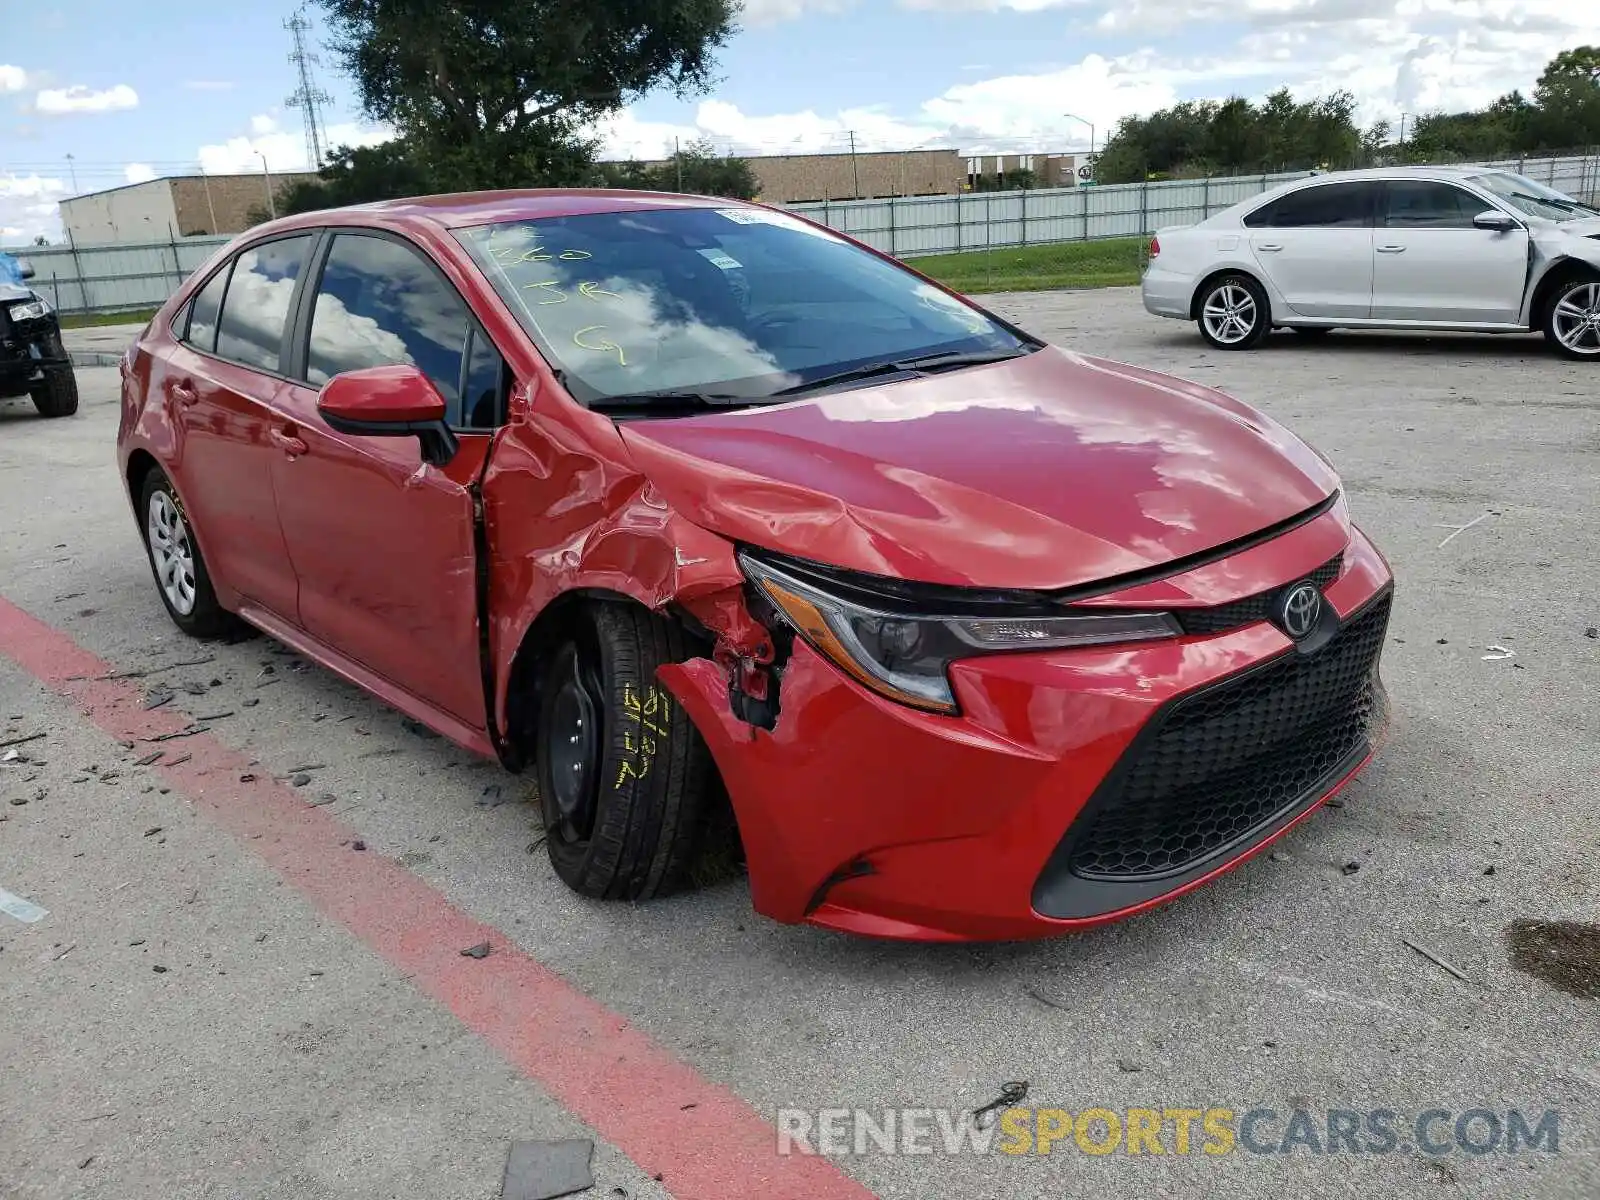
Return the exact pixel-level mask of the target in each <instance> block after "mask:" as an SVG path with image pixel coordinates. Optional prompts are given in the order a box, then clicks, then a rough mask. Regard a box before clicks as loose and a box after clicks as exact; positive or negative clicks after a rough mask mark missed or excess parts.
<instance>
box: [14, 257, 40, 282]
mask: <svg viewBox="0 0 1600 1200" xmlns="http://www.w3.org/2000/svg"><path fill="white" fill-rule="evenodd" d="M17 273H18V274H19V275H21V276H22V277H23V278H24V279H32V278H33V277H34V276H35V275H36V274H38V272H37V271H35V270H34V269H33V264H32V263H31V262H29V261H28V260H27V259H25V258H24V259H22V260H21V261H19V262H18V263H17Z"/></svg>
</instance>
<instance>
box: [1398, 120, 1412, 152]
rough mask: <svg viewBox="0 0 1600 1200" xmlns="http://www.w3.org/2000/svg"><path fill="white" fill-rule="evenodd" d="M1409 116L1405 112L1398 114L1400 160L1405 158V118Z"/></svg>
mask: <svg viewBox="0 0 1600 1200" xmlns="http://www.w3.org/2000/svg"><path fill="white" fill-rule="evenodd" d="M1410 115H1411V114H1410V113H1405V112H1403V113H1401V114H1400V157H1401V158H1402V159H1404V158H1405V156H1406V118H1407V117H1409V116H1410Z"/></svg>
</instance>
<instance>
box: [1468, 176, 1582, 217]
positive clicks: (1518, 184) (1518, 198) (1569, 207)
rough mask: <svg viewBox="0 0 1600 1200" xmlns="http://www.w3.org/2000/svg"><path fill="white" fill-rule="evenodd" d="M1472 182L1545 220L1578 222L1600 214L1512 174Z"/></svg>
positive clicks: (1524, 211) (1475, 177)
mask: <svg viewBox="0 0 1600 1200" xmlns="http://www.w3.org/2000/svg"><path fill="white" fill-rule="evenodd" d="M1471 182H1472V183H1475V184H1477V185H1478V186H1479V187H1481V188H1482V189H1483V190H1484V191H1486V192H1489V193H1491V194H1492V195H1495V196H1498V197H1499V198H1500V199H1502V200H1504V201H1505V202H1506V203H1507V204H1509V205H1511V207H1512V208H1515V209H1516V210H1517V211H1518V212H1522V213H1525V214H1527V215H1528V216H1530V217H1542V218H1543V219H1544V220H1546V221H1577V220H1581V219H1584V218H1587V217H1593V216H1595V215H1597V214H1600V209H1597V208H1592V207H1590V206H1589V205H1587V204H1584V203H1583V202H1582V201H1579V200H1574V199H1573V198H1572V197H1571V196H1568V195H1566V194H1565V193H1562V192H1558V191H1556V190H1555V189H1554V188H1548V187H1545V185H1544V184H1542V183H1535V182H1534V181H1533V180H1531V179H1525V178H1524V177H1523V176H1521V175H1513V174H1512V173H1511V172H1510V171H1490V172H1488V173H1487V174H1484V175H1474V176H1472V177H1471Z"/></svg>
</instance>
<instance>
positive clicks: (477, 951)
mask: <svg viewBox="0 0 1600 1200" xmlns="http://www.w3.org/2000/svg"><path fill="white" fill-rule="evenodd" d="M493 949H494V947H493V946H491V945H490V944H489V943H488V942H479V943H478V944H477V945H476V946H468V947H467V948H466V949H465V950H463V951H462V952H461V957H462V958H488V957H489V954H490V952H491V951H492V950H493Z"/></svg>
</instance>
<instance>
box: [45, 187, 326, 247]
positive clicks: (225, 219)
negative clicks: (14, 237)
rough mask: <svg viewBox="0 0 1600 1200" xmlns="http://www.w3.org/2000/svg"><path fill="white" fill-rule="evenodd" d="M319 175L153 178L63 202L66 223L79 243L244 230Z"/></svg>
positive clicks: (67, 228)
mask: <svg viewBox="0 0 1600 1200" xmlns="http://www.w3.org/2000/svg"><path fill="white" fill-rule="evenodd" d="M315 178H316V175H315V174H313V173H311V172H309V171H282V172H278V171H274V172H272V173H271V174H270V175H269V174H266V173H264V172H260V171H257V172H254V173H252V174H246V175H179V176H174V177H171V178H167V179H152V180H150V181H149V182H147V183H130V184H127V185H126V186H124V187H118V188H111V189H109V190H107V191H104V192H90V193H89V194H87V195H84V196H74V197H72V198H71V199H70V200H63V201H62V202H61V223H62V225H63V226H65V228H66V232H67V237H68V238H69V239H70V240H71V241H72V242H73V244H75V245H79V246H92V245H96V244H99V243H103V242H145V241H150V242H154V241H167V240H169V239H171V238H180V237H193V236H195V235H196V234H207V233H242V232H243V231H244V230H246V229H248V228H250V226H251V225H252V224H254V220H253V217H254V216H255V215H256V212H257V210H260V211H262V212H266V211H270V207H271V204H275V203H276V202H277V200H278V198H279V197H281V196H282V195H283V194H284V193H285V192H286V191H288V190H289V189H290V188H291V187H293V186H294V185H295V184H297V183H299V182H301V181H302V180H307V179H315ZM269 197H271V200H270V202H269Z"/></svg>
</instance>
